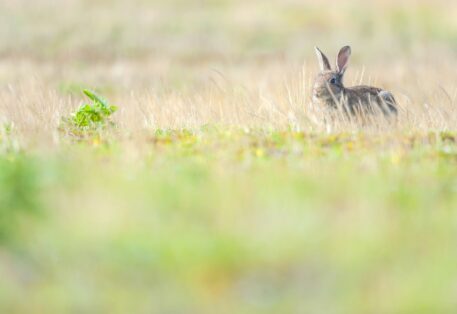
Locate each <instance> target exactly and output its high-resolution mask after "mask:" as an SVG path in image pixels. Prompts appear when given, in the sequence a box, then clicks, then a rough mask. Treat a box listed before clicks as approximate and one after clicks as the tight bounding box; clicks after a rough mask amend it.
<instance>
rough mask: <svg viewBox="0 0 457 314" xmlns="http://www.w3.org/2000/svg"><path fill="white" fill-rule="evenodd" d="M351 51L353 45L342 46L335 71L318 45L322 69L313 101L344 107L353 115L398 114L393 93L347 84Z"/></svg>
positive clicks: (317, 78)
mask: <svg viewBox="0 0 457 314" xmlns="http://www.w3.org/2000/svg"><path fill="white" fill-rule="evenodd" d="M350 53H351V50H350V47H349V46H345V47H343V48H341V50H340V52H339V54H338V58H337V62H336V70H332V69H331V68H330V63H329V62H328V59H327V57H326V56H325V55H324V54H323V53H322V52H321V51H320V50H319V49H318V48H317V47H316V54H317V56H318V60H319V64H320V68H321V71H320V72H319V74H318V75H317V77H316V79H315V82H314V87H313V103H315V104H318V105H321V106H326V107H329V108H335V109H337V108H341V109H343V110H344V111H345V112H348V113H350V114H356V113H362V114H367V113H373V114H376V113H382V114H384V115H385V116H390V115H396V114H397V108H396V106H397V105H396V102H395V98H394V96H393V95H392V93H390V92H388V91H385V90H383V89H381V88H377V87H372V86H354V87H347V88H346V87H345V86H344V85H343V75H344V72H345V70H346V68H347V66H348V61H349V56H350Z"/></svg>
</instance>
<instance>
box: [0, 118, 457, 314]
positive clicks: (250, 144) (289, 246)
mask: <svg viewBox="0 0 457 314" xmlns="http://www.w3.org/2000/svg"><path fill="white" fill-rule="evenodd" d="M146 138H147V139H146V143H147V144H143V145H144V147H143V148H142V153H141V154H140V155H139V156H136V157H129V154H128V151H127V150H125V149H124V146H123V145H124V144H123V142H122V140H121V139H118V140H116V141H109V142H105V141H104V140H103V139H101V140H100V139H97V140H96V141H91V140H87V142H82V143H79V144H65V143H63V144H62V146H61V147H60V148H59V149H58V150H57V151H56V152H53V153H47V154H43V153H40V154H38V153H37V154H26V156H24V157H21V158H4V159H3V160H2V162H1V163H0V166H1V167H3V168H2V169H9V173H10V174H9V175H8V179H2V180H0V188H1V190H2V191H5V189H6V191H10V192H12V191H19V192H20V193H19V194H18V195H22V194H24V195H26V198H25V199H26V201H23V202H19V200H20V198H17V199H15V200H17V201H18V202H17V203H15V204H14V205H10V204H11V203H8V201H7V202H5V201H4V198H0V200H2V204H1V207H2V208H5V209H6V208H8V210H10V211H11V212H16V211H17V212H21V211H22V209H28V208H35V207H36V206H38V203H39V204H40V206H41V207H40V212H41V215H39V217H38V218H37V217H36V218H34V219H33V220H32V221H31V220H30V219H28V220H27V226H28V228H25V229H24V228H22V229H19V230H17V231H18V232H17V234H15V238H16V240H15V241H6V242H4V243H5V244H4V247H5V248H4V249H2V259H1V260H0V261H1V262H0V274H1V277H2V278H3V279H2V281H1V282H0V311H1V312H5V313H22V312H37V313H38V312H46V313H62V312H109V313H125V312H133V313H170V312H172V313H176V312H177V313H214V309H217V312H218V313H298V312H300V313H301V312H303V313H308V312H314V313H316V312H317V313H431V312H433V313H452V312H453V310H454V309H455V308H456V306H457V302H456V299H455V297H454V296H455V293H456V278H457V273H456V271H455V264H456V262H457V253H456V252H455V250H454V243H453V240H452V239H454V238H455V237H456V235H457V224H456V223H457V215H456V212H455V208H457V193H456V192H457V167H456V166H457V144H456V139H457V137H456V134H452V133H441V134H437V133H429V134H411V135H405V134H403V135H401V134H372V135H369V134H363V133H360V134H340V135H328V136H327V135H318V134H304V133H299V132H289V131H287V132H278V131H274V132H269V131H262V130H249V131H247V130H245V131H243V130H237V129H230V128H222V127H220V128H216V127H209V126H208V127H205V128H202V129H201V130H196V131H190V130H189V131H167V130H163V131H156V132H155V133H150V134H148V135H147V136H146ZM131 158H133V160H132V159H131ZM24 165H26V166H25V168H22V167H24ZM18 169H19V170H18ZM43 169H44V170H43ZM24 171H25V172H24ZM36 171H39V172H41V175H42V176H44V177H43V178H44V179H42V180H35V179H34V178H35V177H34V176H33V175H31V174H32V173H35V172H36ZM24 173H25V174H27V175H26V176H24ZM3 177H4V176H2V177H1V178H3ZM24 178H27V179H26V184H23V180H24ZM11 183H14V184H13V185H11ZM36 191H39V192H40V193H39V195H37V194H36ZM21 193H22V194H21ZM2 195H4V194H2ZM40 195H41V196H40ZM34 202H36V204H35V203H34ZM5 206H6V207H5ZM2 217H3V216H2ZM7 217H8V216H7ZM29 218H30V217H29ZM17 219H19V221H20V219H21V217H18V218H17ZM5 223H6V222H5V221H3V222H2V224H0V226H2V228H3V226H4V225H5ZM5 230H7V231H9V230H8V229H5ZM24 294H26V295H27V302H23V297H24Z"/></svg>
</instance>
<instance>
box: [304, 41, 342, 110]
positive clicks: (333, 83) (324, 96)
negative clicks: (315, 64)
mask: <svg viewBox="0 0 457 314" xmlns="http://www.w3.org/2000/svg"><path fill="white" fill-rule="evenodd" d="M315 50H316V55H317V59H318V60H319V66H320V72H319V73H318V75H317V77H316V79H315V81H314V87H313V100H314V101H323V102H326V103H331V104H333V105H336V104H335V101H338V100H339V98H340V96H341V94H342V92H343V90H344V85H343V75H344V72H345V71H346V68H347V66H348V64H349V57H350V55H351V47H349V46H344V47H343V48H341V50H340V52H339V53H338V57H337V58H336V68H335V70H332V68H331V66H330V63H329V61H328V58H327V57H326V56H325V54H324V53H323V52H322V51H321V50H320V49H319V48H317V47H315Z"/></svg>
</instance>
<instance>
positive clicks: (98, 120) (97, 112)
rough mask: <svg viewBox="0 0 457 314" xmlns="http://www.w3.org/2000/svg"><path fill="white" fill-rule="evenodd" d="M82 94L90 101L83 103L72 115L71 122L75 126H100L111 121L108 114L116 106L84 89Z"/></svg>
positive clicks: (114, 109)
mask: <svg viewBox="0 0 457 314" xmlns="http://www.w3.org/2000/svg"><path fill="white" fill-rule="evenodd" d="M83 92H84V94H85V95H86V96H87V97H88V98H89V99H90V100H91V101H92V103H91V104H84V105H82V106H81V107H79V108H78V110H77V111H76V112H75V113H74V114H73V115H72V118H71V122H72V123H73V124H74V125H75V126H76V127H79V128H81V127H100V126H105V125H107V124H108V123H111V121H110V119H109V118H110V116H111V115H112V114H113V113H114V112H116V111H117V107H116V106H113V105H110V104H109V103H108V102H107V101H106V100H105V99H104V98H103V97H101V96H99V95H97V94H96V93H95V92H93V91H90V90H87V89H85V90H84V91H83Z"/></svg>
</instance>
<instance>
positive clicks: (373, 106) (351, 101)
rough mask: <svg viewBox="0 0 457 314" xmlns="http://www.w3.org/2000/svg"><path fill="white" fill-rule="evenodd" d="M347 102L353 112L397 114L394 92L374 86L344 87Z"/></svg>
mask: <svg viewBox="0 0 457 314" xmlns="http://www.w3.org/2000/svg"><path fill="white" fill-rule="evenodd" d="M344 98H345V103H346V105H347V106H348V108H349V109H350V111H351V112H352V113H355V112H357V111H362V112H365V113H366V112H374V111H380V112H382V113H383V114H386V115H391V114H393V115H395V114H397V109H396V106H397V104H396V101H395V98H394V96H393V95H392V93H390V92H389V91H386V90H383V89H381V88H377V87H372V86H365V85H362V86H354V87H349V88H345V89H344Z"/></svg>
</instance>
